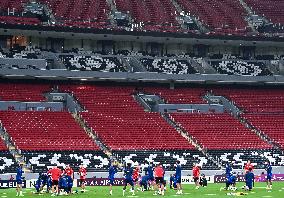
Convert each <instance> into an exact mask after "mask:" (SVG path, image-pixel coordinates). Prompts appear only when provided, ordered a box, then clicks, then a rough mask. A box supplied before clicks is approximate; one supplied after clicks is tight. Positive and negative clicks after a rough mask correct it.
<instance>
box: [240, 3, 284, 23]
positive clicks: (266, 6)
mask: <svg viewBox="0 0 284 198" xmlns="http://www.w3.org/2000/svg"><path fill="white" fill-rule="evenodd" d="M245 2H246V3H247V5H248V6H249V7H251V8H252V10H253V11H255V12H256V13H257V14H258V15H260V16H262V15H263V16H264V17H266V19H268V20H270V21H271V22H273V23H280V24H282V25H283V24H284V14H283V8H284V2H283V1H282V0H245Z"/></svg>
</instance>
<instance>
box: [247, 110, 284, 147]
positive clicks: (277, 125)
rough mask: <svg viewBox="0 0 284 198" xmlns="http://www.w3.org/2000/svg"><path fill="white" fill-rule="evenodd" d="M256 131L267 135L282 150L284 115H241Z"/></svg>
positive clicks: (283, 144) (283, 143)
mask: <svg viewBox="0 0 284 198" xmlns="http://www.w3.org/2000/svg"><path fill="white" fill-rule="evenodd" d="M243 116H244V117H245V118H246V119H248V120H249V122H250V123H251V124H252V125H253V126H255V127H256V128H257V129H259V130H261V131H262V132H264V133H265V134H267V135H268V136H269V137H270V138H272V140H274V142H276V143H277V144H278V145H280V147H281V148H282V149H284V133H283V129H284V122H283V120H284V114H283V113H279V114H278V113H277V114H267V113H258V114H253V113H247V114H244V115H243Z"/></svg>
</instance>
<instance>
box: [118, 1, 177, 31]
mask: <svg viewBox="0 0 284 198" xmlns="http://www.w3.org/2000/svg"><path fill="white" fill-rule="evenodd" d="M114 3H115V5H116V7H117V9H118V11H121V12H124V13H128V12H129V13H130V15H131V17H133V19H134V20H135V22H136V23H140V22H143V23H144V24H145V25H146V28H148V29H150V28H158V26H159V25H162V26H177V25H178V22H177V20H176V16H177V11H176V8H175V7H174V5H173V4H172V2H171V1H170V0H152V1H139V0H115V1H114ZM177 29H178V28H177Z"/></svg>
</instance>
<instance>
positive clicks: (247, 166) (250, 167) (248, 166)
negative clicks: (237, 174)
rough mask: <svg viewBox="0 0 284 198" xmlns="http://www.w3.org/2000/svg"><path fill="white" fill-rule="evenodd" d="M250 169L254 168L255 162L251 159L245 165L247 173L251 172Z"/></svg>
mask: <svg viewBox="0 0 284 198" xmlns="http://www.w3.org/2000/svg"><path fill="white" fill-rule="evenodd" d="M249 169H252V170H253V164H252V163H251V162H250V160H248V161H247V163H246V165H245V174H246V173H247V172H249Z"/></svg>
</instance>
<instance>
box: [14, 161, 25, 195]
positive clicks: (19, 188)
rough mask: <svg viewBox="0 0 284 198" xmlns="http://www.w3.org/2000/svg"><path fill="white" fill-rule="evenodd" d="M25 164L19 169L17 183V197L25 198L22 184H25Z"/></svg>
mask: <svg viewBox="0 0 284 198" xmlns="http://www.w3.org/2000/svg"><path fill="white" fill-rule="evenodd" d="M23 173H24V171H23V164H20V166H19V167H18V168H17V175H16V182H17V189H16V190H17V195H16V196H21V197H22V196H24V195H23V192H22V183H23Z"/></svg>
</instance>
